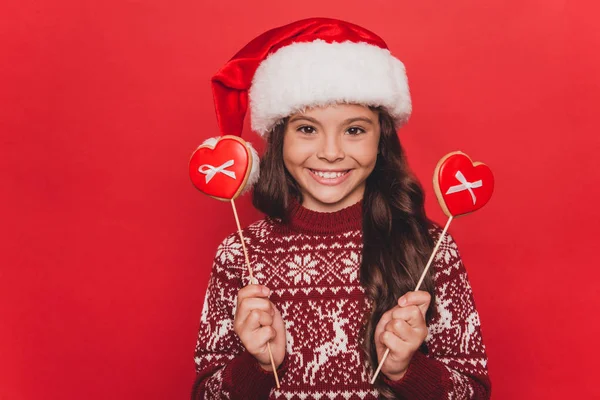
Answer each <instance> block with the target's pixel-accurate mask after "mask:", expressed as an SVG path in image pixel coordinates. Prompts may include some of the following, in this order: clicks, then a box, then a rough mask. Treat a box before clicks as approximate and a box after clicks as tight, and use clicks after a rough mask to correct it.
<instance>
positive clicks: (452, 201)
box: [433, 151, 494, 217]
mask: <svg viewBox="0 0 600 400" xmlns="http://www.w3.org/2000/svg"><path fill="white" fill-rule="evenodd" d="M433 188H434V190H435V195H436V196H437V199H438V201H439V203H440V206H442V210H443V211H444V213H445V214H446V215H447V216H448V217H451V216H452V217H457V216H459V215H464V214H468V213H471V212H473V211H475V210H478V209H480V208H481V207H483V206H484V205H485V204H486V203H487V202H488V201H489V200H490V197H492V192H493V191H494V176H493V175H492V170H491V169H490V168H489V167H488V166H487V165H485V164H483V163H480V162H475V163H474V162H472V161H471V159H470V158H469V156H467V155H466V154H465V153H462V152H460V151H455V152H452V153H448V154H446V155H445V156H444V157H442V159H441V160H440V161H439V162H438V163H437V166H436V167H435V172H434V174H433Z"/></svg>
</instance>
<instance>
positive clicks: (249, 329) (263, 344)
mask: <svg viewBox="0 0 600 400" xmlns="http://www.w3.org/2000/svg"><path fill="white" fill-rule="evenodd" d="M269 293H270V291H269V288H267V287H266V286H263V285H248V286H246V287H244V288H242V289H240V291H239V292H238V298H237V309H236V312H235V317H234V319H233V330H234V332H235V333H236V334H237V335H238V336H239V338H240V339H241V341H242V344H243V345H244V347H245V348H246V350H248V352H249V353H250V354H252V355H253V356H254V357H256V359H257V360H258V363H259V364H260V366H261V367H262V368H263V369H264V370H266V371H272V370H273V367H272V366H271V359H270V357H269V351H268V349H267V343H268V342H271V352H272V353H273V361H274V362H275V368H278V367H279V366H280V365H281V363H282V362H283V358H284V357H285V347H286V340H285V335H286V333H285V325H284V324H283V319H282V318H281V313H280V312H279V310H278V309H277V308H276V307H275V305H274V304H273V303H271V301H270V300H269V299H268V296H269Z"/></svg>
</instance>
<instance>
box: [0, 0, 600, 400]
mask: <svg viewBox="0 0 600 400" xmlns="http://www.w3.org/2000/svg"><path fill="white" fill-rule="evenodd" d="M587 3H590V4H586V2H584V1H580V2H574V1H573V2H567V1H564V0H563V1H560V0H544V1H541V0H539V1H534V0H501V1H500V0H494V1H485V2H482V1H475V0H460V1H453V2H438V1H413V2H407V1H395V2H387V1H386V2H384V1H379V0H376V1H372V2H370V3H367V2H363V1H361V2H348V1H341V0H336V1H330V2H322V1H313V0H307V1H302V2H296V3H291V2H276V1H272V2H265V1H263V2H239V3H237V4H236V3H231V2H217V1H210V2H209V1H206V2H198V1H188V0H182V1H178V2H169V1H166V0H152V1H144V2H141V1H128V2H122V1H121V2H119V1H112V0H109V1H97V2H82V1H75V0H59V1H47V0H38V1H33V0H21V1H9V2H3V3H2V5H0V46H1V48H0V50H1V53H0V55H1V58H0V60H1V61H0V133H1V138H2V141H1V144H2V146H1V157H0V168H1V171H0V176H1V180H0V182H1V184H0V201H1V202H2V204H1V207H0V225H1V226H2V229H1V230H0V235H1V237H0V246H1V252H0V358H1V360H2V362H0V399H3V400H4V399H37V398H44V399H106V398H111V399H137V398H148V399H167V398H168V399H185V398H188V397H189V391H190V386H191V383H192V380H193V378H194V364H193V349H194V345H195V341H196V333H197V329H198V324H199V317H200V311H201V307H202V301H203V297H204V291H205V289H206V284H207V278H208V274H209V271H210V265H211V261H212V258H213V255H214V252H215V250H216V246H217V245H218V243H219V242H220V241H221V239H222V238H224V237H225V236H226V235H227V234H229V233H230V232H232V231H233V230H234V228H235V222H234V220H233V217H232V214H231V210H230V207H229V205H227V204H226V203H220V202H216V201H214V200H212V199H209V198H207V197H204V196H203V195H201V194H200V193H199V192H197V191H196V190H195V189H194V188H193V187H192V185H191V183H190V181H189V178H188V176H187V161H188V158H189V156H190V154H191V152H192V151H193V149H194V148H195V147H196V146H197V145H198V144H199V143H201V142H202V141H203V140H204V139H205V138H207V137H210V136H214V135H215V134H217V132H218V131H217V125H216V120H215V116H214V108H213V103H212V96H211V92H210V88H209V79H210V77H211V76H212V74H213V73H214V72H216V71H217V69H218V68H219V67H220V66H221V65H222V64H223V63H224V62H225V61H226V60H228V59H229V58H230V57H231V56H232V55H233V54H234V53H235V52H236V51H237V50H238V49H240V48H241V47H242V46H243V45H244V44H245V43H247V42H248V41H249V40H250V39H252V38H253V37H255V36H256V35H258V34H260V33H262V32H263V31H265V30H267V29H269V28H271V27H274V26H277V25H282V24H285V23H288V22H291V21H293V20H297V19H300V18H305V17H310V16H329V17H335V18H342V19H346V20H349V21H352V22H355V23H358V24H361V25H363V26H365V27H367V28H370V29H372V30H374V31H376V32H377V33H378V34H380V35H381V36H382V37H383V38H384V39H385V40H386V41H387V43H388V45H389V46H390V48H391V49H392V52H393V53H394V54H395V55H397V56H398V57H399V58H401V59H402V60H403V61H404V62H405V64H406V66H407V70H408V75H409V80H410V84H411V89H412V94H413V100H414V114H413V117H412V119H411V121H410V123H409V124H408V125H407V126H406V127H405V128H404V129H403V130H402V131H401V139H402V140H403V142H404V144H405V146H406V148H407V151H408V155H409V161H410V163H411V165H412V167H413V169H414V171H415V172H416V174H417V175H418V176H419V177H420V178H421V180H422V182H423V184H424V186H425V188H426V190H427V196H428V200H427V209H428V211H429V213H430V215H431V216H432V217H433V218H434V219H435V220H436V221H438V223H442V224H443V223H444V222H445V218H444V217H443V215H442V213H441V211H440V209H439V206H438V205H437V203H436V201H435V196H434V195H433V190H432V187H431V183H430V181H431V175H432V171H433V168H434V166H435V164H436V162H437V160H438V159H439V158H440V157H441V156H442V155H443V154H445V153H447V152H449V151H453V150H458V149H459V150H462V151H464V152H466V153H467V154H470V155H471V156H472V157H473V158H474V159H475V160H481V161H484V162H485V163H487V164H488V165H490V166H491V167H492V169H493V171H494V172H495V175H496V181H497V188H496V193H495V194H494V197H493V198H492V200H491V202H490V203H489V204H488V205H487V206H486V207H485V208H484V209H482V210H481V211H479V212H477V213H476V214H473V215H471V216H468V217H465V218H464V219H457V220H455V221H454V222H453V224H452V225H451V228H450V231H451V233H452V234H453V235H454V236H455V238H456V240H457V242H458V244H459V248H460V250H461V253H462V256H463V259H464V261H465V264H466V266H467V269H468V271H469V276H470V279H471V284H472V287H473V290H474V293H475V299H476V305H477V307H478V310H479V312H480V315H481V320H482V326H483V328H482V329H483V335H484V340H485V343H486V345H487V349H488V353H489V371H490V375H491V378H492V382H493V398H495V399H534V398H535V399H542V398H543V399H554V398H556V399H558V398H594V397H596V398H597V397H598V396H600V386H598V385H597V379H596V377H595V372H594V371H595V370H596V366H597V360H598V355H599V354H598V351H597V347H596V346H595V345H594V340H595V338H596V337H597V336H598V334H599V333H600V330H599V324H598V320H597V319H596V318H595V317H593V315H594V312H595V311H596V306H597V304H598V303H597V298H596V293H597V283H596V282H597V280H598V278H599V277H600V276H599V274H598V272H597V268H596V267H597V265H598V256H597V251H596V250H593V247H594V246H595V245H596V242H597V239H598V233H597V226H598V222H599V221H600V218H599V213H598V208H597V204H598V200H600V199H599V197H598V189H597V185H598V183H599V178H600V174H599V172H598V166H599V164H598V159H597V156H596V152H597V151H598V150H600V146H599V144H600V143H599V139H598V132H599V130H598V125H597V123H596V121H595V118H594V117H595V115H596V114H597V107H598V105H599V104H600V103H599V100H600V90H599V82H600V79H599V71H600V58H599V55H598V54H599V53H598V48H599V45H600V34H599V31H598V29H597V28H596V27H595V26H594V23H595V22H597V21H595V17H594V16H597V15H598V8H597V6H592V5H591V3H592V2H587ZM593 8H595V9H593ZM247 123H248V121H247ZM247 138H249V139H250V140H251V141H252V142H254V143H255V144H257V147H259V148H260V147H261V145H260V144H259V143H260V141H259V140H258V139H257V138H256V136H254V135H248V136H247ZM238 208H239V211H240V213H241V215H242V222H243V223H244V224H249V223H251V222H253V221H254V220H256V219H259V218H260V217H261V216H260V215H259V214H258V212H256V211H255V210H253V209H252V207H251V204H250V202H249V199H248V198H243V199H240V200H239V202H238Z"/></svg>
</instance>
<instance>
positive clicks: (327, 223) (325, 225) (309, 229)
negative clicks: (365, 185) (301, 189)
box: [288, 196, 363, 234]
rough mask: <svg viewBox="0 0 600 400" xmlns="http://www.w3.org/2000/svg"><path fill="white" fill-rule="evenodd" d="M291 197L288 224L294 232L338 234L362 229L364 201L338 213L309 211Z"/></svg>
mask: <svg viewBox="0 0 600 400" xmlns="http://www.w3.org/2000/svg"><path fill="white" fill-rule="evenodd" d="M290 197H291V199H290V204H289V207H288V221H289V222H288V223H289V226H290V228H291V229H293V230H294V231H298V232H303V233H313V234H336V233H343V232H348V231H355V230H361V229H362V203H363V201H362V200H360V201H358V202H356V203H354V204H353V205H351V206H348V207H346V208H343V209H341V210H338V211H334V212H322V211H313V210H309V209H308V208H306V207H304V206H303V205H302V204H300V202H299V201H298V200H297V199H296V198H295V197H294V196H290Z"/></svg>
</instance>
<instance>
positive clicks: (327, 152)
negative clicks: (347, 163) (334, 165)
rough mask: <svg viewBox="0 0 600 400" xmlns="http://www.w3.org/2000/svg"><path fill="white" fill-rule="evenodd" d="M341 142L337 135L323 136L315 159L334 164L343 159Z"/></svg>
mask: <svg viewBox="0 0 600 400" xmlns="http://www.w3.org/2000/svg"><path fill="white" fill-rule="evenodd" d="M345 156H346V155H345V153H344V149H343V146H342V140H341V137H340V136H339V135H323V140H322V142H321V146H320V148H319V152H318V153H317V157H318V158H320V159H323V160H327V161H329V162H336V161H338V160H341V159H343V158H344V157H345Z"/></svg>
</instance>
